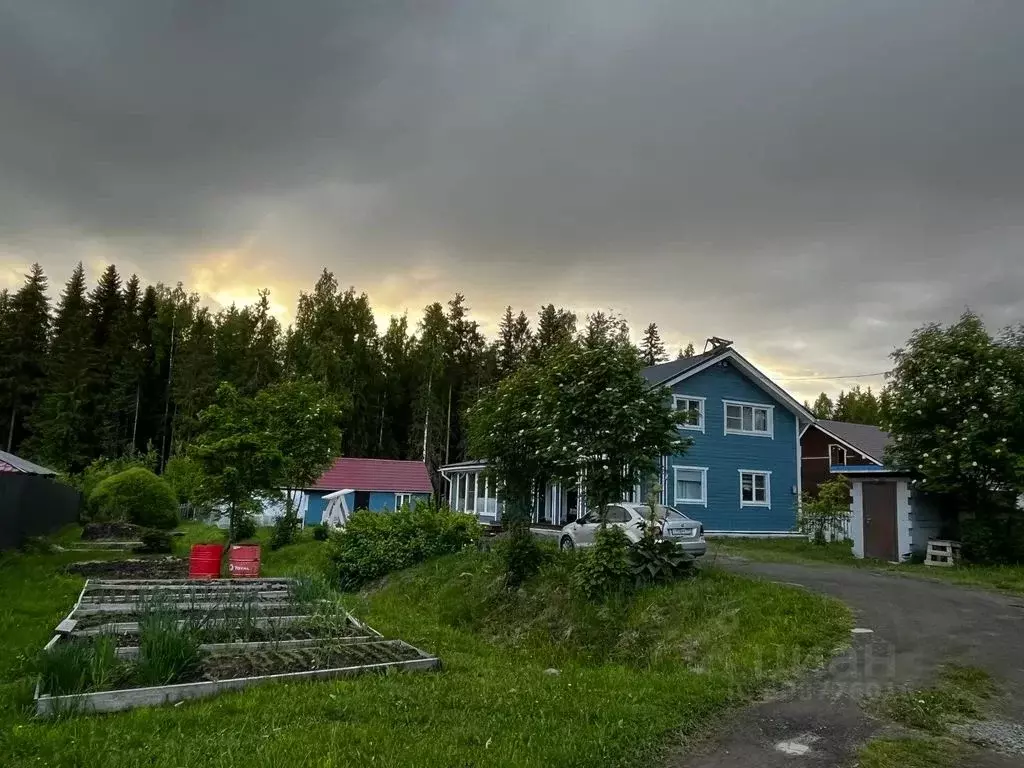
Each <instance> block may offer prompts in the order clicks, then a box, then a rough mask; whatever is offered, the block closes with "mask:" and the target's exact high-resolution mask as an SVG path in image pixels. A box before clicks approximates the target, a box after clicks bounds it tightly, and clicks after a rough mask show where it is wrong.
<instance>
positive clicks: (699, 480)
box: [675, 467, 708, 507]
mask: <svg viewBox="0 0 1024 768" xmlns="http://www.w3.org/2000/svg"><path fill="white" fill-rule="evenodd" d="M707 480H708V468H707V467H676V468H675V503H676V504H700V505H702V506H705V507H706V506H707V505H708V483H707Z"/></svg>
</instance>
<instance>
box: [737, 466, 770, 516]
mask: <svg viewBox="0 0 1024 768" xmlns="http://www.w3.org/2000/svg"><path fill="white" fill-rule="evenodd" d="M738 471H739V473H740V508H741V509H742V508H743V507H762V508H763V509H771V508H772V473H771V472H770V471H767V470H764V469H741V470H738ZM744 475H750V476H751V479H750V488H751V491H752V492H753V493H754V494H755V495H756V490H755V488H756V486H755V485H754V479H753V476H754V475H761V476H762V477H763V478H764V501H744V500H743V476H744Z"/></svg>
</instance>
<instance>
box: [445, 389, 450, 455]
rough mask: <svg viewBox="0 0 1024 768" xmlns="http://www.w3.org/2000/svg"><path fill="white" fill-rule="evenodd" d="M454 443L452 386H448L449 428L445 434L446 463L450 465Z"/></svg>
mask: <svg viewBox="0 0 1024 768" xmlns="http://www.w3.org/2000/svg"><path fill="white" fill-rule="evenodd" d="M451 442H452V385H451V384H448V426H447V428H446V429H445V433H444V463H445V464H447V463H448V449H449V448H450V447H451Z"/></svg>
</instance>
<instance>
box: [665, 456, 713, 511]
mask: <svg viewBox="0 0 1024 768" xmlns="http://www.w3.org/2000/svg"><path fill="white" fill-rule="evenodd" d="M681 469H682V470H685V471H689V472H700V495H701V498H700V501H698V500H696V499H681V498H679V497H678V496H677V495H676V491H677V490H678V488H679V470H681ZM672 498H673V499H674V500H675V502H674V504H673V506H674V505H675V504H688V505H690V506H700V507H705V508H706V507H707V505H708V468H707V467H682V466H673V467H672Z"/></svg>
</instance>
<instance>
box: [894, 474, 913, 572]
mask: <svg viewBox="0 0 1024 768" xmlns="http://www.w3.org/2000/svg"><path fill="white" fill-rule="evenodd" d="M910 512H911V509H910V483H909V482H908V481H906V480H897V481H896V557H897V559H899V560H902V559H903V556H904V555H907V554H910V552H911V551H912V550H913V542H912V541H911V533H912V531H911V526H912V523H911V515H910Z"/></svg>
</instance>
